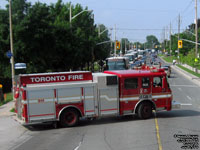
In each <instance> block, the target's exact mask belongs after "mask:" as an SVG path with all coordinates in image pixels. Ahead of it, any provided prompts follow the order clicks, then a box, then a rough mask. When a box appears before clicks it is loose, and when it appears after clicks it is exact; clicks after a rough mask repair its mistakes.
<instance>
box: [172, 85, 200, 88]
mask: <svg viewBox="0 0 200 150" xmlns="http://www.w3.org/2000/svg"><path fill="white" fill-rule="evenodd" d="M170 86H174V87H176V86H179V87H194V88H196V87H198V86H196V85H170Z"/></svg>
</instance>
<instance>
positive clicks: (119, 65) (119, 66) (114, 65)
mask: <svg viewBox="0 0 200 150" xmlns="http://www.w3.org/2000/svg"><path fill="white" fill-rule="evenodd" d="M107 68H108V70H125V69H126V66H125V62H124V60H117V61H108V63H107Z"/></svg>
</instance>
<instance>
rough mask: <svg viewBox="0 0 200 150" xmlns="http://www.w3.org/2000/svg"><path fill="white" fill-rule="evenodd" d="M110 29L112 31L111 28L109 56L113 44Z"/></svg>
mask: <svg viewBox="0 0 200 150" xmlns="http://www.w3.org/2000/svg"><path fill="white" fill-rule="evenodd" d="M112 29H113V28H111V29H110V32H111V33H110V54H111V52H112V45H113V43H112Z"/></svg>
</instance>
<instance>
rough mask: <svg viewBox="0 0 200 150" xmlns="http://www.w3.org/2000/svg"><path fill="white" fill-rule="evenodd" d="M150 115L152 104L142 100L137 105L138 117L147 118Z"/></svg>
mask: <svg viewBox="0 0 200 150" xmlns="http://www.w3.org/2000/svg"><path fill="white" fill-rule="evenodd" d="M151 116H152V105H151V104H150V103H148V102H144V103H142V104H140V105H139V107H138V117H139V118H140V119H148V118H151Z"/></svg>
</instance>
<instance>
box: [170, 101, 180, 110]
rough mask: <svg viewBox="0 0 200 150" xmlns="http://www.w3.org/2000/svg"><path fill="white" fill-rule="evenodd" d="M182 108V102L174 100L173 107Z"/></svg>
mask: <svg viewBox="0 0 200 150" xmlns="http://www.w3.org/2000/svg"><path fill="white" fill-rule="evenodd" d="M180 108H181V103H179V102H177V101H172V109H180Z"/></svg>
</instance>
